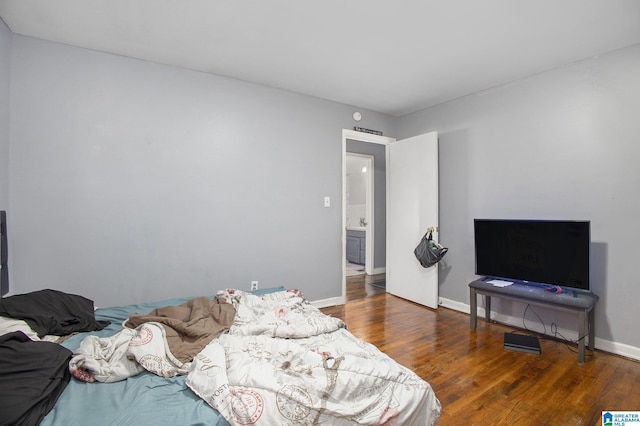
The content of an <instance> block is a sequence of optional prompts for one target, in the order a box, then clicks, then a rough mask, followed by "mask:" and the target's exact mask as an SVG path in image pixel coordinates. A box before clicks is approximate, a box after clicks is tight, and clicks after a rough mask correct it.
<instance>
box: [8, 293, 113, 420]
mask: <svg viewBox="0 0 640 426" xmlns="http://www.w3.org/2000/svg"><path fill="white" fill-rule="evenodd" d="M0 316H3V317H9V318H14V319H21V320H24V321H25V322H26V323H27V324H29V326H30V327H31V328H32V329H33V330H34V331H35V332H36V333H37V334H38V336H39V337H44V336H46V335H54V336H66V335H69V334H72V333H76V332H82V331H96V330H102V329H103V328H105V327H106V326H107V325H108V324H109V321H97V320H96V319H95V314H94V306H93V301H92V300H89V299H87V298H85V297H82V296H78V295H75V294H67V293H64V292H61V291H57V290H40V291H35V292H32V293H26V294H19V295H15V296H11V297H7V298H5V299H0ZM72 355H73V353H72V352H71V351H70V350H68V349H67V348H65V347H63V346H60V345H59V344H57V343H50V342H37V341H32V340H31V339H29V338H28V337H27V336H26V335H25V334H24V333H22V332H21V331H17V332H13V333H7V334H5V335H3V336H0V426H4V425H37V424H39V423H40V422H41V421H42V419H43V418H44V416H45V415H47V413H48V412H49V411H50V410H51V409H52V408H53V406H54V405H55V403H56V401H57V400H58V397H59V396H60V395H61V394H62V392H63V391H64V389H65V388H66V387H67V384H69V380H70V378H71V373H69V368H68V367H69V360H70V359H71V356H72Z"/></svg>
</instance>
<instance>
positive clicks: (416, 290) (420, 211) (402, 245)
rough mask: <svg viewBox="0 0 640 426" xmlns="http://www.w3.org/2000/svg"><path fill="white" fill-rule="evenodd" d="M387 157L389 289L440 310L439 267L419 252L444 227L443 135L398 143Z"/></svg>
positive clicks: (426, 135) (387, 276) (422, 136)
mask: <svg viewBox="0 0 640 426" xmlns="http://www.w3.org/2000/svg"><path fill="white" fill-rule="evenodd" d="M387 156H388V158H387V167H388V169H387V173H388V174H387V177H388V180H387V275H386V281H387V282H386V286H387V291H388V292H389V293H391V294H393V295H395V296H399V297H402V298H404V299H408V300H411V301H413V302H416V303H419V304H421V305H425V306H428V307H430V308H437V307H438V266H437V265H435V266H432V267H430V268H423V267H422V266H421V265H420V263H419V262H418V260H417V259H416V258H415V255H414V254H413V250H414V249H415V247H416V246H417V245H418V243H419V242H420V239H421V238H422V236H423V235H424V234H425V232H427V229H428V228H430V227H433V228H435V229H436V230H437V229H438V134H437V132H431V133H426V134H424V135H419V136H415V137H412V138H409V139H403V140H399V141H396V142H392V143H391V144H389V145H388V149H387ZM433 235H434V238H435V239H436V240H437V239H438V233H437V231H436V232H434V234H433Z"/></svg>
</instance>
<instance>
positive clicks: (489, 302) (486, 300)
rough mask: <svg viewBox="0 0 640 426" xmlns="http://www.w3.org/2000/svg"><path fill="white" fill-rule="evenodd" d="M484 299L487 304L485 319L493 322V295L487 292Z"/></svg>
mask: <svg viewBox="0 0 640 426" xmlns="http://www.w3.org/2000/svg"><path fill="white" fill-rule="evenodd" d="M484 300H485V305H486V307H485V312H484V319H485V320H486V321H487V322H491V296H489V295H486V294H485V296H484Z"/></svg>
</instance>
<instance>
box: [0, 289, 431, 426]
mask: <svg viewBox="0 0 640 426" xmlns="http://www.w3.org/2000/svg"><path fill="white" fill-rule="evenodd" d="M50 292H53V291H52V290H46V291H45V297H47V298H50V297H51V294H52V293H50ZM55 294H61V295H62V297H67V296H69V297H73V298H74V300H76V299H75V298H80V299H78V300H81V301H82V303H80V304H81V305H82V310H83V313H82V315H80V317H81V318H80V320H77V321H69V320H68V318H64V316H63V318H64V321H63V322H64V323H65V324H68V323H73V325H74V326H75V327H76V328H78V327H80V325H79V324H81V325H82V327H83V328H86V329H87V331H81V332H77V333H75V334H73V335H71V336H70V337H66V338H64V340H63V341H61V342H59V341H58V339H59V337H57V336H53V337H52V336H47V333H46V331H47V330H45V329H39V331H38V332H36V331H35V330H34V327H32V326H31V325H30V322H26V321H25V322H24V324H22V325H21V326H16V323H13V325H12V326H7V324H6V321H9V320H11V321H13V320H16V319H15V318H7V317H6V316H4V315H6V312H2V311H0V315H3V319H4V321H5V323H4V325H3V323H2V322H0V334H1V335H2V336H0V339H2V338H7V336H12V337H15V336H19V337H22V336H25V337H26V340H28V342H27V341H25V340H24V339H22V340H23V342H22V343H24V344H25V345H27V346H29V345H30V346H31V347H34V346H36V345H37V346H38V348H37V349H38V350H44V351H45V352H47V351H53V352H54V353H55V354H56V355H55V356H49V355H47V356H46V357H45V358H46V359H49V360H51V363H52V364H54V365H53V366H51V367H47V370H46V373H44V374H45V375H48V376H46V377H50V380H47V381H46V382H47V384H48V386H49V387H50V388H51V389H48V390H47V392H49V394H48V395H47V396H46V398H40V399H42V400H43V401H40V402H39V405H38V406H37V407H36V408H37V410H36V409H32V410H28V411H29V413H30V414H31V415H27V416H26V417H24V418H21V420H20V421H22V422H23V424H42V425H47V426H49V425H65V426H69V425H86V424H92V425H115V424H117V425H139V424H145V425H247V424H257V425H260V424H263V425H274V424H277V425H312V424H332V425H347V424H349V425H351V424H371V425H399V424H407V425H432V424H434V423H435V422H436V421H437V419H438V417H439V415H440V410H441V407H440V403H439V401H438V399H437V398H436V396H435V394H434V392H433V390H432V389H431V387H430V385H429V384H428V383H427V382H425V381H424V380H422V379H421V378H420V377H418V376H417V375H415V374H414V373H413V372H411V371H410V370H409V369H407V368H405V367H403V366H401V365H400V364H398V363H396V362H395V361H393V360H392V359H391V358H389V357H388V356H387V355H385V354H383V353H382V352H380V351H379V350H378V349H377V348H376V347H375V346H373V345H370V344H368V343H366V342H364V341H362V340H360V339H357V338H356V337H355V336H353V334H351V333H350V332H349V331H348V330H347V329H346V325H345V324H344V323H343V322H342V320H340V319H338V318H334V317H330V316H327V315H324V314H323V313H322V312H321V311H320V310H318V309H317V308H315V307H313V306H312V305H311V304H310V303H308V301H307V300H305V298H304V296H303V295H302V294H301V293H300V292H299V291H294V290H285V289H284V288H275V289H269V290H262V291H259V292H253V293H252V292H244V291H240V290H233V289H225V290H221V291H218V292H217V293H216V294H214V295H211V296H208V297H204V298H203V297H186V298H176V299H171V300H163V301H158V302H153V303H143V304H135V305H127V306H118V307H110V308H100V309H96V310H95V313H94V316H93V317H92V318H86V315H85V314H86V312H84V310H86V306H85V305H84V304H85V303H90V304H91V306H93V302H91V301H90V300H88V299H85V298H83V297H81V296H76V295H66V294H64V293H62V292H55ZM40 295H41V296H42V294H40ZM20 296H22V295H20ZM15 297H18V296H12V297H9V298H5V299H3V303H2V304H0V306H5V305H7V306H10V305H11V303H9V302H7V301H11V299H12V298H15ZM230 308H231V309H230ZM73 309H75V308H73ZM193 312H196V313H197V314H196V316H197V317H198V318H202V317H206V316H207V315H209V313H210V312H214V313H213V314H211V315H212V316H214V317H216V320H219V322H218V323H217V324H216V325H214V326H212V325H211V324H204V326H203V324H202V323H201V320H200V319H197V320H195V319H194V318H195V316H193V317H190V316H189V315H193ZM202 312H205V313H206V314H205V315H203V314H202ZM229 312H231V317H230V318H229ZM13 315H15V313H14V314H13ZM67 316H68V315H67ZM17 321H24V320H20V319H18V320H17ZM29 321H32V320H29ZM175 321H179V322H180V324H178V325H176V323H175ZM54 322H55V323H56V324H57V322H56V321H54ZM183 324H188V325H189V327H188V329H187V330H184V331H178V332H177V335H176V330H179V329H180V328H181V327H182V325H183ZM193 324H196V325H197V324H199V325H197V326H196V327H195V331H193V330H194V328H193V327H192V325H193ZM36 328H38V327H36ZM63 332H64V331H63ZM39 333H40V334H39ZM42 333H45V334H44V335H43V334H42ZM58 334H60V333H58ZM32 339H33V340H32ZM34 340H35V341H34ZM176 342H177V343H176ZM19 344H20V343H15V342H14V345H19ZM45 346H46V348H45V349H42V348H43V347H45ZM2 350H5V351H4V352H2ZM10 350H13V349H10ZM7 353H11V352H7V351H6V348H4V347H3V346H2V345H0V364H1V366H0V368H2V369H3V370H2V371H6V368H7V366H6V365H5V364H6V363H7V361H6V360H7V359H8V358H11V357H10V356H7V355H6V354H7ZM47 353H48V352H47ZM21 359H22V358H21ZM27 359H28V357H25V358H24V362H27V361H26V360H27ZM34 359H35V360H36V362H37V363H38V364H39V365H38V367H43V366H41V365H40V364H41V362H39V361H37V360H38V359H40V360H41V359H43V357H42V356H40V357H37V356H36V357H35V358H34ZM30 362H33V361H30ZM22 368H23V369H24V366H22ZM9 377H10V375H7V374H4V373H1V372H0V413H3V414H2V415H0V417H3V418H1V419H0V424H15V422H16V420H15V418H14V419H13V420H12V419H8V418H6V416H8V414H6V413H5V408H6V404H8V403H9V402H7V400H5V403H4V404H5V405H3V402H2V399H4V398H10V397H11V394H12V391H9V390H8V389H16V388H17V387H18V384H17V383H22V378H21V377H22V376H20V375H18V377H17V378H16V377H14V378H13V379H11V380H14V381H13V382H7V381H6V380H8V379H9ZM5 379H6V380H5ZM16 380H17V381H16ZM40 382H43V380H40ZM52 383H53V384H55V386H53V385H52ZM2 389H5V390H4V391H3V390H2ZM25 398H26V397H23V399H25ZM29 413H28V414H29Z"/></svg>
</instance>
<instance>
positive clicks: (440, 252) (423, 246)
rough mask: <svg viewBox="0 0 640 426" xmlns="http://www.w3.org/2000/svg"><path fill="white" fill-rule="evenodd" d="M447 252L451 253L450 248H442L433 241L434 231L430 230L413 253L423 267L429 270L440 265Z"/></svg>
mask: <svg viewBox="0 0 640 426" xmlns="http://www.w3.org/2000/svg"><path fill="white" fill-rule="evenodd" d="M447 251H449V249H448V248H446V247H442V246H441V245H440V244H439V243H438V242H437V241H436V240H434V239H433V231H431V230H428V231H427V233H426V234H424V236H423V237H422V240H420V243H419V244H418V246H417V247H416V249H415V250H414V251H413V253H414V254H415V255H416V259H418V261H419V262H420V265H422V267H424V268H429V267H431V266H433V265H435V264H436V263H438V262H439V261H440V259H442V258H443V257H444V255H445V254H447Z"/></svg>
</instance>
